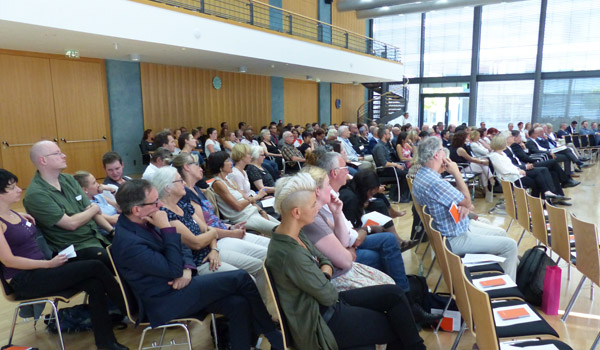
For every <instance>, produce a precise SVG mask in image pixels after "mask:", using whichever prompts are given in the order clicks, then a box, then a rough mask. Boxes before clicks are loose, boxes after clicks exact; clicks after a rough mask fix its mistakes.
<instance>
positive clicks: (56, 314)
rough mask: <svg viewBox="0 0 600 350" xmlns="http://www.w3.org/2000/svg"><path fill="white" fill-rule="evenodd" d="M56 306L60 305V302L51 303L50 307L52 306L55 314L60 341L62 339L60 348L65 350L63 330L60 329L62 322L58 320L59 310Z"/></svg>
mask: <svg viewBox="0 0 600 350" xmlns="http://www.w3.org/2000/svg"><path fill="white" fill-rule="evenodd" d="M56 304H58V301H54V302H51V303H50V305H51V306H52V311H53V312H54V317H55V318H56V329H57V330H58V339H60V348H61V349H62V350H65V342H64V340H63V336H62V330H61V329H60V320H59V319H58V308H57V306H56Z"/></svg>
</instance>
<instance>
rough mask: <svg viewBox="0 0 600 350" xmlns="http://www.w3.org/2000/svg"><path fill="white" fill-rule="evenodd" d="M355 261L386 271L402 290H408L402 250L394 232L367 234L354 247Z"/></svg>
mask: <svg viewBox="0 0 600 350" xmlns="http://www.w3.org/2000/svg"><path fill="white" fill-rule="evenodd" d="M356 262H357V263H361V264H365V265H368V266H371V267H372V268H375V269H378V270H381V271H383V272H385V273H387V274H388V275H389V276H390V277H391V278H392V279H393V280H394V281H395V282H396V285H397V286H398V287H400V288H402V290H404V291H405V292H408V291H409V290H410V285H409V284H408V278H406V272H405V271H404V260H402V252H401V251H400V246H399V245H398V240H397V239H396V236H395V234H393V233H391V232H380V233H374V234H372V235H368V236H367V237H366V238H365V240H364V242H363V243H362V244H361V245H360V246H359V247H358V248H356Z"/></svg>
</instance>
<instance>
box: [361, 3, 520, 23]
mask: <svg viewBox="0 0 600 350" xmlns="http://www.w3.org/2000/svg"><path fill="white" fill-rule="evenodd" d="M517 1H523V0H447V1H442V0H424V1H420V2H419V1H417V2H411V3H407V4H402V5H394V6H383V7H378V8H373V9H368V10H359V11H356V17H357V18H358V19H365V18H377V17H385V16H391V15H400V14H409V13H425V12H431V11H438V10H446V9H451V8H457V7H465V6H468V7H471V6H473V7H474V6H482V5H492V4H499V3H502V2H517Z"/></svg>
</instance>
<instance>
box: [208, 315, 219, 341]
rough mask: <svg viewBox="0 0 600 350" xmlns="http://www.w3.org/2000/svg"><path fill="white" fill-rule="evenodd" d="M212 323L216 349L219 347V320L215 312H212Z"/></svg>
mask: <svg viewBox="0 0 600 350" xmlns="http://www.w3.org/2000/svg"><path fill="white" fill-rule="evenodd" d="M210 319H211V324H212V329H213V333H214V335H215V350H217V349H219V339H218V337H217V320H216V319H215V314H210Z"/></svg>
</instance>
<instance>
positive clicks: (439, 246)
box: [423, 212, 454, 296]
mask: <svg viewBox="0 0 600 350" xmlns="http://www.w3.org/2000/svg"><path fill="white" fill-rule="evenodd" d="M423 218H424V219H425V220H423V225H424V226H425V232H427V237H429V239H430V242H431V246H432V247H433V251H434V252H435V256H436V257H437V261H438V264H439V265H440V269H441V270H442V277H443V278H444V282H445V283H446V286H448V292H449V293H450V295H451V296H452V295H454V291H453V289H452V277H451V276H450V266H449V265H448V259H447V258H446V251H445V250H444V241H443V239H442V234H441V233H440V231H438V230H436V229H434V228H433V219H432V218H431V215H429V213H427V212H423Z"/></svg>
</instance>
